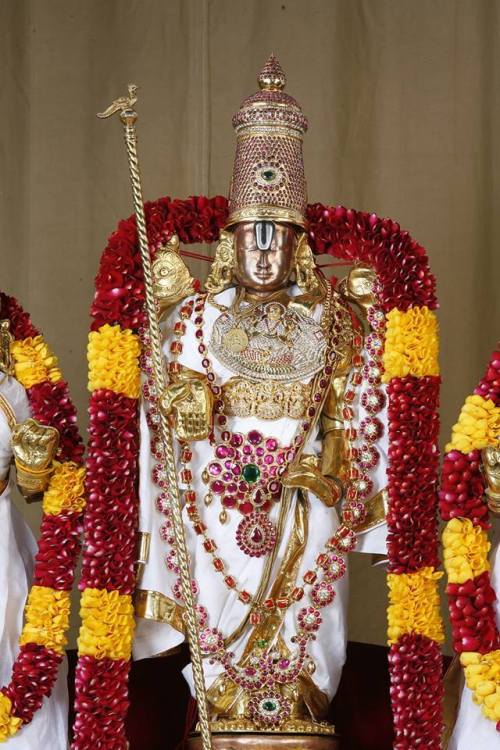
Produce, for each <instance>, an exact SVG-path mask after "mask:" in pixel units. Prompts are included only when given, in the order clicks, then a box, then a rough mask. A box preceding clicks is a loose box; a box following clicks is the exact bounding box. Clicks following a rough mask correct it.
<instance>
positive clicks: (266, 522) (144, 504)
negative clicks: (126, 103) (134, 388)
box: [134, 57, 387, 747]
mask: <svg viewBox="0 0 500 750" xmlns="http://www.w3.org/2000/svg"><path fill="white" fill-rule="evenodd" d="M259 87H260V88H259V91H258V92H257V93H255V94H253V95H252V96H250V97H248V98H247V99H245V100H244V101H243V103H242V105H241V107H240V109H239V110H238V112H237V113H236V114H235V116H234V118H233V125H234V128H235V130H236V134H237V145H236V157H235V163H234V171H233V176H232V180H231V188H230V197H229V218H228V222H227V225H226V226H225V227H224V229H223V230H222V231H221V234H220V241H219V244H218V247H217V250H216V253H215V258H214V261H213V264H212V267H211V270H210V273H209V275H208V278H207V280H206V283H205V291H203V292H200V293H198V294H194V295H193V292H192V286H191V283H190V278H189V275H188V273H187V270H186V269H185V267H184V266H183V264H182V261H181V260H180V256H179V253H178V240H177V238H176V237H174V238H172V240H171V242H170V245H169V246H168V247H166V248H165V249H164V251H162V252H161V253H160V255H159V256H158V259H157V260H156V261H155V265H154V267H153V272H154V277H155V278H154V284H155V290H156V295H157V300H158V303H159V307H160V309H161V315H162V323H161V325H162V332H163V336H164V341H163V352H164V356H165V361H166V368H167V371H168V374H169V385H168V388H167V391H166V392H165V393H164V394H162V397H161V404H162V409H163V411H164V413H165V414H168V416H169V419H170V420H171V424H172V427H173V434H174V442H175V456H176V462H177V467H176V468H177V473H178V481H179V487H180V490H181V493H182V496H183V501H184V509H183V520H184V524H185V529H186V537H187V545H188V549H189V552H190V557H191V560H192V570H191V574H192V588H193V595H194V597H195V601H196V610H197V616H198V623H199V629H200V644H201V649H202V653H203V668H204V676H205V683H206V688H207V697H208V706H209V712H210V720H211V728H212V732H213V737H214V738H219V740H220V742H219V745H218V746H221V747H222V746H225V745H224V744H223V739H221V738H224V737H226V738H227V737H228V736H229V737H231V741H230V744H231V746H232V747H236V746H242V745H241V743H243V744H245V745H247V744H249V743H251V741H252V739H251V738H252V736H253V737H254V738H257V737H262V736H263V734H265V733H272V735H273V737H274V739H273V741H272V743H271V745H272V746H274V744H276V742H277V739H278V737H288V736H290V735H293V736H297V735H299V736H302V737H303V738H304V737H305V736H307V737H308V738H309V739H308V741H307V743H308V744H307V746H309V745H311V746H315V742H319V744H320V745H321V744H322V743H323V746H325V747H335V746H336V744H335V743H336V738H335V734H334V728H333V727H332V726H331V725H330V724H328V723H326V722H325V716H326V714H327V711H328V707H329V703H330V700H331V698H332V697H333V695H334V694H335V692H336V690H337V686H338V683H339V680H340V674H341V670H342V665H343V663H344V661H345V646H346V625H345V619H346V604H347V581H346V571H347V561H346V558H347V554H348V552H350V551H352V550H353V549H354V548H355V547H357V549H358V550H360V551H362V552H368V553H384V552H385V523H384V501H385V487H386V474H385V471H386V463H387V460H386V453H387V435H386V430H385V423H386V411H385V408H386V406H385V402H386V396H385V391H384V386H382V385H381V384H380V377H379V374H377V355H378V353H379V352H380V350H381V346H380V338H379V336H378V333H377V329H376V321H377V320H380V315H378V317H377V311H376V304H375V293H374V283H375V281H374V275H373V273H372V272H371V271H370V270H369V269H366V268H360V267H357V268H355V269H353V270H352V272H351V274H350V275H349V276H348V277H347V278H346V279H345V280H344V281H343V282H342V283H341V284H340V285H339V286H338V287H335V286H333V285H332V284H331V283H330V282H329V281H328V280H327V279H326V278H325V277H324V275H323V274H322V273H321V271H320V270H319V268H318V267H317V265H316V263H315V258H314V255H313V253H312V251H311V248H310V247H309V245H308V240H307V219H306V206H307V195H306V181H305V176H304V166H303V156H302V140H303V136H304V134H305V132H306V130H307V120H306V118H305V116H304V114H303V113H302V110H301V108H300V106H299V105H298V104H297V102H296V101H295V99H293V98H292V97H291V96H289V95H288V94H287V93H285V91H284V88H285V76H284V74H283V71H282V69H281V67H280V65H279V63H278V61H277V60H276V58H274V57H271V58H270V59H269V61H268V63H267V64H266V66H265V67H264V69H263V70H262V72H261V74H260V76H259ZM165 269H167V270H168V272H166V271H165ZM172 269H174V272H173V270H172ZM167 281H168V283H167ZM352 306H354V307H355V309H356V313H355V312H354V309H353V307H352ZM370 311H371V312H370ZM374 311H375V312H374ZM367 317H369V318H370V320H371V323H368V322H367ZM382 319H383V315H382ZM370 326H372V327H371V328H370ZM366 337H369V354H367V353H366ZM362 383H363V384H364V386H365V391H364V395H363V398H361V397H360V386H361V384H362ZM149 419H150V415H149V414H148V408H147V405H146V404H143V406H142V416H141V480H140V499H141V516H140V529H141V532H142V544H141V555H140V558H141V559H140V577H139V581H138V590H137V592H136V597H135V605H136V614H137V616H138V625H137V632H136V637H135V646H134V656H135V658H145V657H147V656H152V655H155V654H160V653H162V654H163V653H165V652H168V651H169V650H171V649H175V648H176V647H177V646H178V644H180V643H181V642H182V641H183V640H184V635H185V631H184V620H183V600H182V592H181V587H180V585H179V565H178V561H177V559H176V555H175V545H174V544H173V540H172V532H171V527H170V524H169V519H168V509H167V510H166V509H165V508H164V507H162V503H161V499H160V502H159V503H158V502H157V506H158V507H155V503H154V502H153V498H154V497H155V490H154V487H153V483H152V480H151V478H150V474H151V467H152V465H153V464H152V458H151V454H150V450H149V437H150V436H149V428H148V420H149ZM354 460H356V462H357V463H356V465H354ZM184 674H185V677H186V679H187V681H188V683H189V684H190V687H191V688H192V689H193V678H192V672H191V668H190V666H188V667H186V669H185V670H184ZM249 736H250V739H249ZM238 737H239V738H240V739H239V740H238ZM242 738H245V739H244V740H243V739H242ZM219 740H218V741H219ZM193 742H194V740H193ZM214 742H215V740H214ZM270 742H271V741H270ZM301 742H302V741H301ZM221 743H222V744H221ZM238 743H240V744H238ZM261 746H262V747H264V746H267V745H265V743H264V744H263V745H261ZM296 746H298V745H296ZM300 746H301V747H303V746H304V742H302V744H301V745H300ZM317 746H319V745H317ZM290 747H292V745H290Z"/></svg>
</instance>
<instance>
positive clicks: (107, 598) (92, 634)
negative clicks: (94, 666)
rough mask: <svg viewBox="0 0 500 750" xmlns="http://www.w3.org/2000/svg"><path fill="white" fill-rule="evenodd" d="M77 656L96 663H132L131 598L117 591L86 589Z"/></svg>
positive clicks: (133, 626)
mask: <svg viewBox="0 0 500 750" xmlns="http://www.w3.org/2000/svg"><path fill="white" fill-rule="evenodd" d="M80 614H81V617H82V626H81V628H80V636H79V638H78V653H79V654H80V655H86V656H94V657H95V658H96V659H105V658H109V659H125V660H128V659H130V655H131V653H132V639H133V635H134V628H135V621H134V607H133V605H132V598H131V597H130V596H128V595H126V594H119V593H118V591H106V590H104V589H92V588H88V589H85V590H84V592H83V594H82V599H81V609H80Z"/></svg>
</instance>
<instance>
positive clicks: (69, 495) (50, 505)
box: [43, 461, 85, 515]
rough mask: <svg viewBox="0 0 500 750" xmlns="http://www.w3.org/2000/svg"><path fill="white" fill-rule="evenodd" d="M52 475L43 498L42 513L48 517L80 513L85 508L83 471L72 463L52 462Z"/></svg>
mask: <svg viewBox="0 0 500 750" xmlns="http://www.w3.org/2000/svg"><path fill="white" fill-rule="evenodd" d="M53 465H54V473H53V474H52V477H51V479H50V484H49V486H48V487H47V489H46V490H45V494H44V496H43V512H44V513H47V514H48V515H57V514H59V513H70V512H71V513H72V512H77V513H80V512H81V511H82V510H83V508H84V507H85V496H84V481H85V469H84V468H83V467H80V466H77V465H76V464H75V463H73V462H72V461H68V462H66V463H64V464H61V463H59V462H58V461H54V462H53Z"/></svg>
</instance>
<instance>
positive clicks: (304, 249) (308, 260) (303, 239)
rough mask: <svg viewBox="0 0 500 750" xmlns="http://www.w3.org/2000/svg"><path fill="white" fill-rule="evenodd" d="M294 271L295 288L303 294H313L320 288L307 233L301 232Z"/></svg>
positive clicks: (296, 249)
mask: <svg viewBox="0 0 500 750" xmlns="http://www.w3.org/2000/svg"><path fill="white" fill-rule="evenodd" d="M294 270H295V279H296V282H297V286H298V287H299V289H300V290H301V291H302V292H303V293H304V294H310V293H311V292H315V291H317V290H318V288H319V287H321V282H320V280H319V278H318V273H317V267H316V261H315V260H314V255H313V251H312V250H311V248H310V246H309V243H308V241H307V233H306V232H301V234H300V235H299V238H298V240H297V246H296V248H295V254H294Z"/></svg>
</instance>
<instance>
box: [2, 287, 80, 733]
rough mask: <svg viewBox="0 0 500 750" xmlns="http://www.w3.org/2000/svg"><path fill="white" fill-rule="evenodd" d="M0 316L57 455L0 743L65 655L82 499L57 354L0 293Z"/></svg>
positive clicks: (72, 414) (29, 710) (31, 708)
mask: <svg viewBox="0 0 500 750" xmlns="http://www.w3.org/2000/svg"><path fill="white" fill-rule="evenodd" d="M0 318H1V319H7V320H9V321H10V332H11V334H12V336H13V339H14V340H13V342H12V344H11V356H12V360H13V364H14V371H15V377H16V378H17V380H19V382H20V383H21V385H23V386H24V388H26V393H27V396H28V401H29V405H30V410H31V414H32V416H33V417H34V418H35V419H37V420H38V421H39V422H41V423H42V424H45V425H50V426H51V427H55V428H57V430H58V431H59V436H60V441H59V448H58V452H57V457H56V458H57V460H55V461H54V464H53V467H54V471H53V474H52V477H51V480H50V484H49V486H48V488H47V490H46V491H45V494H44V497H43V517H42V523H41V536H40V541H39V543H38V552H37V554H36V557H35V571H34V580H33V586H32V588H31V591H30V594H29V597H28V600H27V604H26V607H25V611H24V617H25V625H24V628H23V631H22V633H21V637H20V641H19V643H20V650H19V654H18V656H17V658H16V660H15V662H14V666H13V671H12V679H11V681H10V683H9V685H7V686H6V687H3V688H1V689H0V742H5V741H6V740H8V739H9V737H11V736H13V735H15V734H16V733H17V732H18V731H19V730H20V729H21V728H22V727H23V726H24V725H25V724H29V722H30V721H31V720H32V718H33V716H34V714H35V713H36V711H37V710H38V709H39V708H40V706H41V705H42V702H43V699H44V697H45V696H49V695H50V693H51V691H52V688H53V685H54V683H55V680H56V677H57V671H58V668H59V664H60V663H61V661H62V659H63V654H64V646H65V644H66V631H67V630H68V626H69V609H70V591H71V589H72V587H73V579H74V571H75V566H76V561H77V559H78V555H79V552H80V534H81V529H82V513H83V508H84V504H85V500H84V490H83V483H84V471H85V470H84V468H83V466H82V463H83V443H82V440H81V438H80V435H79V433H78V428H77V425H76V411H75V408H74V406H73V404H72V402H71V399H70V397H69V393H68V387H67V384H66V383H65V381H64V380H63V379H62V375H61V372H60V370H59V368H58V367H57V359H56V358H55V356H54V355H53V354H52V352H51V351H50V349H49V347H48V346H47V344H46V343H45V341H44V339H43V337H42V336H41V335H40V334H39V333H38V331H37V330H36V328H35V327H34V326H33V324H32V323H31V320H30V318H29V316H28V314H27V313H25V312H24V311H23V309H22V308H21V307H20V305H19V304H18V302H17V301H16V300H15V299H14V298H13V297H9V296H7V295H6V294H3V293H0Z"/></svg>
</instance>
